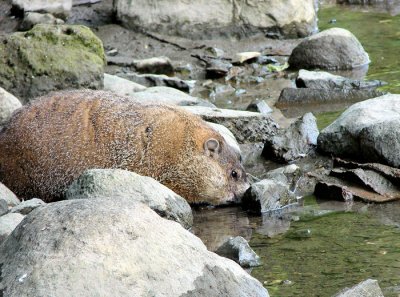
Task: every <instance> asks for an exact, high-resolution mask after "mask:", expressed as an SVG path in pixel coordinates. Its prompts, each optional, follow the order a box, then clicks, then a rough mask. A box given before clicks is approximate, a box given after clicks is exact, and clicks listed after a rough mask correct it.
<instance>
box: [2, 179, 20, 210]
mask: <svg viewBox="0 0 400 297" xmlns="http://www.w3.org/2000/svg"><path fill="white" fill-rule="evenodd" d="M0 199H4V200H6V201H7V204H8V206H11V207H12V206H16V205H18V204H20V203H21V202H20V201H19V199H18V198H17V196H16V195H15V194H14V193H13V192H11V190H9V189H8V188H7V187H6V186H5V185H3V184H2V183H1V182H0Z"/></svg>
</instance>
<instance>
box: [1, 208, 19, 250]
mask: <svg viewBox="0 0 400 297" xmlns="http://www.w3.org/2000/svg"><path fill="white" fill-rule="evenodd" d="M23 218H24V216H23V215H22V214H20V213H8V214H5V215H4V216H1V217H0V244H1V243H3V241H4V240H5V239H6V238H7V237H8V235H10V234H11V232H13V231H14V229H15V227H17V226H18V224H19V223H21V221H22V220H23Z"/></svg>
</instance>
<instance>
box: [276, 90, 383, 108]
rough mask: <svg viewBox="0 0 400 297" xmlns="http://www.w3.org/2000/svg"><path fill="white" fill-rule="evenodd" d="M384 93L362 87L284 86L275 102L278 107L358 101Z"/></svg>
mask: <svg viewBox="0 0 400 297" xmlns="http://www.w3.org/2000/svg"><path fill="white" fill-rule="evenodd" d="M382 95H384V92H382V91H377V90H371V89H361V90H347V89H344V90H341V89H329V90H328V89H308V88H299V89H296V88H284V89H283V90H282V91H281V94H280V95H279V99H278V101H277V103H276V104H275V106H276V107H278V108H290V107H293V106H294V105H304V104H326V103H328V104H329V103H340V102H357V101H363V100H366V99H371V98H376V97H379V96H382Z"/></svg>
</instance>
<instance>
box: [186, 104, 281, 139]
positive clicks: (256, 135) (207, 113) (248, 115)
mask: <svg viewBox="0 0 400 297" xmlns="http://www.w3.org/2000/svg"><path fill="white" fill-rule="evenodd" d="M184 108H185V109H186V110H187V111H190V112H192V113H194V114H197V115H199V116H201V117H202V118H203V119H204V120H206V121H208V122H213V123H216V124H220V125H223V126H225V127H227V128H228V129H229V130H230V131H231V132H232V133H233V135H234V136H235V138H236V140H237V141H238V142H239V143H249V142H264V141H265V140H267V139H269V138H270V137H272V136H273V135H275V134H276V133H277V130H278V125H277V124H276V123H275V122H274V121H273V120H272V119H271V118H270V117H268V116H265V115H263V114H261V113H258V112H250V111H240V110H230V109H219V108H209V107H201V106H187V107H184Z"/></svg>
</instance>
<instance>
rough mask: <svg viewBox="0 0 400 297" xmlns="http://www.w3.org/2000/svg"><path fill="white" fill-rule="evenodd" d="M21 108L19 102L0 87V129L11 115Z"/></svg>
mask: <svg viewBox="0 0 400 297" xmlns="http://www.w3.org/2000/svg"><path fill="white" fill-rule="evenodd" d="M21 106H22V104H21V101H19V99H18V98H17V97H15V96H14V95H12V94H10V93H9V92H7V91H6V90H4V89H3V88H1V87H0V127H1V126H2V125H4V124H5V123H6V122H7V121H8V119H9V118H10V117H11V115H12V113H13V112H14V111H15V110H17V109H18V108H20V107H21Z"/></svg>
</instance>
